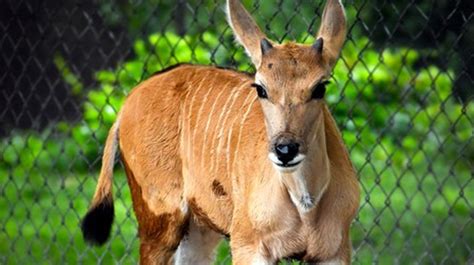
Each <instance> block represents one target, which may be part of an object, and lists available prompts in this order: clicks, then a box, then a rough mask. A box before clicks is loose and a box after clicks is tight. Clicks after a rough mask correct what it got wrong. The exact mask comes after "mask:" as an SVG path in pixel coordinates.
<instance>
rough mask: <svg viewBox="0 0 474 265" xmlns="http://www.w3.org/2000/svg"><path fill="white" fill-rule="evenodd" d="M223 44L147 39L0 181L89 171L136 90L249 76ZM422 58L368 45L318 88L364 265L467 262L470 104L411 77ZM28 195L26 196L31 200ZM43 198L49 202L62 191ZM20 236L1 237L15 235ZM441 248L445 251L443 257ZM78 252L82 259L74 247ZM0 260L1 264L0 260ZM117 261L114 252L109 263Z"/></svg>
mask: <svg viewBox="0 0 474 265" xmlns="http://www.w3.org/2000/svg"><path fill="white" fill-rule="evenodd" d="M229 34H230V33H229ZM301 39H302V40H304V41H305V42H307V43H311V42H312V41H313V39H312V38H307V39H303V38H301ZM232 41H233V40H232V37H231V36H230V35H228V34H227V35H224V36H220V37H217V36H216V35H215V34H213V33H211V32H205V33H203V34H200V35H199V37H196V36H184V37H179V36H177V35H175V34H173V33H165V34H153V35H151V36H149V37H148V38H147V39H145V40H139V41H137V42H136V43H135V45H134V51H135V55H136V56H135V58H133V59H131V60H129V61H126V62H124V63H123V64H121V65H119V66H118V67H117V68H116V69H115V70H113V71H100V72H98V73H97V75H96V78H97V80H98V81H99V83H100V86H99V87H98V88H96V89H93V90H90V91H89V92H87V98H86V100H85V102H84V104H83V120H82V121H81V122H79V123H77V124H73V125H68V124H64V123H60V124H58V126H56V128H54V129H48V130H46V131H44V132H41V133H31V132H29V133H28V134H25V133H20V132H18V133H13V134H12V136H11V137H9V138H5V139H3V140H2V142H1V144H0V150H2V152H1V154H0V155H1V158H2V159H0V169H2V174H5V175H4V176H7V175H8V176H10V177H14V176H16V177H18V176H20V177H18V181H19V183H23V185H30V184H31V182H34V183H37V184H38V185H44V180H43V179H42V178H43V175H44V174H43V175H41V174H39V175H38V174H36V173H35V174H32V172H35V171H38V170H40V171H42V172H56V173H61V172H67V171H71V170H72V171H74V172H77V171H81V170H82V171H83V170H86V169H88V168H89V167H90V166H91V165H92V166H97V164H98V163H97V156H98V155H99V154H100V150H101V148H102V144H103V143H104V142H105V138H106V136H107V133H108V129H109V128H110V126H111V125H112V123H113V122H114V120H115V118H116V114H117V112H118V110H119V109H120V106H121V105H122V104H123V102H124V99H125V97H126V95H127V94H128V93H129V92H130V91H131V89H132V88H133V87H134V86H135V85H136V84H137V83H139V82H140V81H141V80H144V79H146V78H147V77H148V76H150V75H151V74H152V73H153V72H156V71H159V70H162V69H164V68H166V67H168V66H171V65H173V64H176V63H181V62H195V63H199V64H219V65H229V64H234V65H236V66H237V68H238V69H241V70H248V69H249V64H248V62H249V61H248V59H247V58H246V57H245V56H244V54H243V52H242V50H241V49H240V50H238V51H237V52H235V51H234V50H229V47H232V45H233V44H232ZM420 52H423V51H416V50H412V49H408V48H397V49H386V50H376V49H375V48H373V47H372V46H371V43H370V42H369V41H368V40H367V39H359V40H358V41H348V42H347V44H346V46H345V49H344V51H343V53H342V60H339V62H338V64H337V65H336V67H335V69H334V73H333V82H332V85H329V86H328V95H327V101H328V103H329V105H330V106H331V108H332V110H333V114H334V116H335V119H336V121H337V122H338V124H339V126H340V128H341V131H342V135H343V138H344V141H345V143H346V144H347V146H348V148H349V150H350V152H351V157H352V160H353V161H354V164H355V167H356V168H357V169H358V172H359V176H360V181H361V188H362V191H363V192H362V194H363V195H362V196H363V197H362V205H361V211H360V214H359V216H358V218H357V220H356V222H355V223H354V226H353V230H352V237H353V242H354V247H355V251H356V255H355V259H356V261H358V262H360V263H363V264H366V263H372V262H377V261H378V262H381V263H392V262H393V261H394V260H398V261H399V262H400V263H410V262H412V261H413V260H417V259H419V260H420V261H422V262H423V263H424V262H429V261H428V260H425V259H424V255H422V251H429V252H430V255H433V257H434V258H435V259H436V260H438V261H441V260H443V259H447V260H449V261H450V260H451V259H452V260H456V261H464V262H466V261H467V260H466V259H467V258H468V256H469V250H468V248H466V245H464V244H463V243H462V241H459V240H458V238H457V236H458V235H460V234H464V235H466V237H465V238H464V240H466V241H467V242H468V245H469V244H470V245H474V238H473V237H472V235H474V229H473V228H472V226H469V222H470V214H471V213H470V212H469V211H470V207H469V204H468V202H472V201H474V187H472V186H473V184H472V172H471V170H472V168H471V167H472V162H473V160H474V146H473V143H472V140H471V138H472V123H473V122H474V121H473V120H472V117H474V104H472V103H470V104H467V105H465V106H462V105H460V104H459V103H458V102H456V100H455V99H454V98H453V97H452V94H451V93H452V84H453V79H454V74H453V73H452V72H451V71H450V70H448V71H442V70H440V69H439V68H437V67H434V66H430V67H426V68H417V67H416V63H417V60H418V59H419V57H420ZM56 61H57V63H56V64H57V65H58V67H59V68H61V69H63V78H65V79H67V80H70V82H69V83H70V84H71V86H72V87H78V88H77V89H79V88H80V90H82V86H81V85H79V84H78V81H77V80H76V79H75V78H74V77H71V76H70V74H69V72H70V71H68V70H67V65H66V64H65V62H64V61H63V60H61V59H60V57H58V59H57V60H56ZM462 146H464V148H462V149H461V147H462ZM28 175H34V176H36V177H34V178H32V179H30V180H28V181H29V182H30V184H27V180H26V179H25V176H28ZM56 175H57V174H56ZM21 176H23V178H22V177H21ZM2 178H3V176H2ZM2 181H3V180H2ZM48 183H49V182H48ZM20 185H22V184H20ZM66 190H68V188H66ZM84 190H85V189H84ZM90 190H93V189H90ZM37 191H38V190H37V189H35V188H34V187H32V188H31V192H32V193H33V194H34V193H35V192H37ZM68 191H69V190H68ZM28 192H29V191H28ZM53 192H57V193H58V194H59V193H60V190H59V189H58V190H54V191H53ZM11 196H13V195H11ZM35 196H37V197H38V198H42V197H41V196H40V195H35ZM46 197H47V196H46ZM8 201H15V197H14V196H13V197H6V199H4V200H0V205H1V204H2V203H6V202H8ZM128 201H130V200H129V199H128ZM83 210H84V209H83V208H81V211H80V212H84V211H83ZM39 216H41V213H40V214H39ZM68 218H69V217H68ZM74 218H77V217H74ZM68 220H69V219H68ZM69 221H70V220H69ZM10 226H13V224H10ZM15 227H16V226H15ZM25 227H26V226H25ZM120 228H121V229H126V228H125V226H123V225H121V226H120ZM21 229H22V228H18V227H16V228H14V229H12V230H11V231H15V233H19V231H23V230H21ZM24 229H26V228H24ZM7 230H8V231H10V230H9V228H8V227H7ZM127 231H128V230H127ZM21 233H25V232H21ZM127 233H128V232H127ZM45 237H46V238H48V236H47V235H46V236H45ZM437 238H443V240H441V241H439V240H437ZM75 240H76V239H75ZM61 242H62V241H61ZM407 242H409V243H407ZM427 242H428V243H427ZM113 244H118V243H117V242H115V243H113ZM446 244H448V245H449V246H452V247H451V250H452V252H451V254H450V256H449V257H446V248H445V245H446ZM79 248H80V249H84V248H85V247H84V246H83V245H81V244H80V246H79ZM134 249H135V248H134ZM0 251H1V252H0V253H2V254H5V253H6V252H4V251H7V250H5V249H3V248H0ZM88 251H90V250H88ZM227 252H228V246H227V245H226V244H223V245H221V246H220V247H219V252H218V253H219V254H218V259H219V261H222V260H224V259H226V256H227ZM373 253H377V255H375V256H374V255H373ZM121 254H123V248H122V250H120V251H118V252H116V255H121ZM75 258H77V257H75ZM227 262H230V261H227Z"/></svg>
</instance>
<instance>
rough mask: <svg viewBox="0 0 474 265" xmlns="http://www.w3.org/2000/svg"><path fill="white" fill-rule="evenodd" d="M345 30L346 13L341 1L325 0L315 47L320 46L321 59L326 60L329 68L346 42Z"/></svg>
mask: <svg viewBox="0 0 474 265" xmlns="http://www.w3.org/2000/svg"><path fill="white" fill-rule="evenodd" d="M346 30H347V29H346V13H345V12H344V6H343V5H342V3H341V0H327V2H326V7H325V8H324V11H323V15H322V19H321V26H320V27H319V32H318V36H317V39H316V43H315V46H320V47H319V48H320V50H321V51H322V52H323V58H326V59H327V62H328V63H329V66H330V67H331V68H332V67H333V66H334V64H335V63H336V61H337V58H338V57H339V53H340V52H341V49H342V45H343V44H344V41H345V40H346ZM318 42H319V43H318ZM323 46H324V47H323Z"/></svg>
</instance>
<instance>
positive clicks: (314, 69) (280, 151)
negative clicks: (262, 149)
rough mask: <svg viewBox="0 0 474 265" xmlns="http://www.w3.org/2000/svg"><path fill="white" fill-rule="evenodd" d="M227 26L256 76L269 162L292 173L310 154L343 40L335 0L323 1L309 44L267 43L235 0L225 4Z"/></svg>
mask: <svg viewBox="0 0 474 265" xmlns="http://www.w3.org/2000/svg"><path fill="white" fill-rule="evenodd" d="M227 9H228V10H227V13H228V19H229V23H230V25H231V27H232V29H233V31H234V34H235V36H236V39H237V40H238V41H239V42H240V43H241V44H242V45H243V46H244V48H245V50H246V52H247V54H248V55H249V56H250V58H251V59H252V62H253V64H254V65H255V67H256V69H257V72H256V75H255V84H254V85H253V86H254V87H255V90H256V93H257V94H258V97H259V98H260V99H259V100H260V103H261V106H262V109H263V113H264V115H265V122H266V127H267V133H268V140H269V149H270V150H269V158H270V160H271V161H272V162H273V163H274V164H275V165H276V166H277V168H278V169H279V170H280V171H283V172H291V171H293V170H295V169H296V168H297V167H298V166H299V165H300V164H301V163H302V162H303V161H304V159H305V157H306V156H307V155H308V154H309V153H311V152H314V151H316V150H314V149H317V148H318V146H317V145H315V144H314V143H315V142H316V140H315V137H317V135H318V129H320V128H322V125H323V123H324V120H323V108H324V104H325V103H324V94H325V85H326V83H327V80H328V79H329V77H330V74H331V70H332V68H333V66H334V64H335V62H336V60H337V58H338V56H339V52H340V50H341V48H342V45H343V43H344V40H345V37H346V18H345V12H344V8H343V6H342V4H341V2H340V0H327V3H326V7H325V8H324V11H323V15H322V21H321V26H320V29H319V31H318V35H317V37H316V41H315V43H314V44H313V45H301V44H295V43H287V44H282V45H278V44H275V43H273V42H271V41H270V40H269V39H268V38H267V37H266V36H265V35H264V34H263V33H262V32H261V30H260V29H259V28H258V26H257V24H256V23H255V21H254V20H253V19H252V17H251V16H250V14H249V13H248V12H247V11H246V10H245V8H244V7H243V6H242V4H241V3H240V1H239V0H227Z"/></svg>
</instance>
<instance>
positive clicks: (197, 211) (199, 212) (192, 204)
mask: <svg viewBox="0 0 474 265" xmlns="http://www.w3.org/2000/svg"><path fill="white" fill-rule="evenodd" d="M188 205H189V208H190V209H191V211H192V212H193V214H194V216H195V217H196V219H197V221H199V222H201V223H203V224H204V225H206V226H207V227H209V228H210V229H212V230H214V231H215V232H217V233H219V234H222V235H228V233H227V231H225V230H224V229H222V228H220V227H219V226H217V225H216V224H215V223H213V222H212V220H211V219H210V218H209V217H208V216H207V214H206V212H204V210H203V209H202V208H201V207H200V206H199V205H198V204H197V202H196V199H195V198H191V199H190V200H189V201H188Z"/></svg>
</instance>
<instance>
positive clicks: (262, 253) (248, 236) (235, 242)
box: [230, 232, 276, 265]
mask: <svg viewBox="0 0 474 265" xmlns="http://www.w3.org/2000/svg"><path fill="white" fill-rule="evenodd" d="M230 247H231V250H232V264H234V265H249V264H250V265H273V264H276V260H275V259H273V258H272V257H271V256H270V255H269V253H268V251H267V250H266V249H265V247H263V245H262V244H261V243H258V239H257V238H255V234H254V233H251V232H249V233H234V234H231V241H230Z"/></svg>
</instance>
